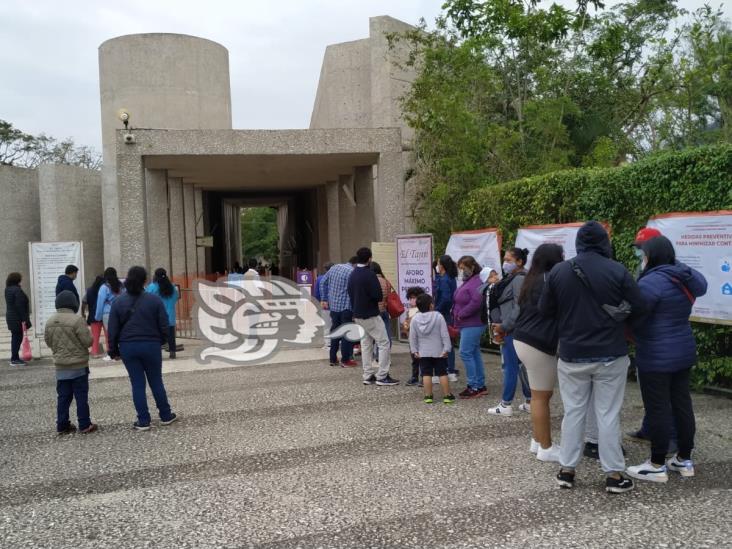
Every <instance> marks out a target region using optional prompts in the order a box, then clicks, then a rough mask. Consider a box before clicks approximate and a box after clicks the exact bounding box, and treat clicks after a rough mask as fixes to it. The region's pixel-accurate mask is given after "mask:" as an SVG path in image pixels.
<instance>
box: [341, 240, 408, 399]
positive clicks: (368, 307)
mask: <svg viewBox="0 0 732 549" xmlns="http://www.w3.org/2000/svg"><path fill="white" fill-rule="evenodd" d="M356 259H357V261H358V263H356V268H355V269H353V272H352V273H351V277H350V278H349V279H348V297H349V298H350V300H351V308H352V310H353V319H354V320H355V321H356V324H358V325H359V326H361V328H363V331H364V335H363V337H362V339H361V359H362V360H363V383H364V385H373V384H376V385H398V384H399V380H396V379H392V377H391V376H390V375H389V368H390V366H391V350H390V349H389V335H388V334H387V333H386V326H385V325H384V321H383V320H382V318H381V315H380V313H379V302H380V301H383V299H384V296H383V292H382V291H381V283H380V282H379V279H378V278H377V277H376V273H374V271H372V270H371V269H370V268H369V263H371V250H370V249H368V248H360V249H359V250H358V251H357V252H356ZM374 343H376V346H377V347H378V348H379V368H378V371H377V368H376V367H375V366H373V363H372V358H373V354H374Z"/></svg>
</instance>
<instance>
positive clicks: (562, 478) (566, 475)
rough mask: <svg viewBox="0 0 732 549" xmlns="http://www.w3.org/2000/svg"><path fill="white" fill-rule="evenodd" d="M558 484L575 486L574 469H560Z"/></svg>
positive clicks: (568, 486) (561, 486) (565, 486)
mask: <svg viewBox="0 0 732 549" xmlns="http://www.w3.org/2000/svg"><path fill="white" fill-rule="evenodd" d="M557 484H559V487H560V488H574V471H567V470H566V469H560V470H559V473H558V474H557Z"/></svg>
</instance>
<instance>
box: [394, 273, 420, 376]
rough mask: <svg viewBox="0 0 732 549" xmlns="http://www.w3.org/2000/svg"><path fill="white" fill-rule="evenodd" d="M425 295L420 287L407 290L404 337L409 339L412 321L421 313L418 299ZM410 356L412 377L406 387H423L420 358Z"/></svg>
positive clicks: (401, 328) (411, 354)
mask: <svg viewBox="0 0 732 549" xmlns="http://www.w3.org/2000/svg"><path fill="white" fill-rule="evenodd" d="M424 293H425V291H424V288H422V287H420V286H412V287H411V288H407V303H408V305H409V307H408V308H407V312H406V318H405V319H404V322H402V325H401V326H400V330H401V332H402V334H403V337H406V338H409V333H410V332H409V330H410V328H411V326H412V319H414V317H415V316H416V315H417V313H418V312H419V309H418V308H417V298H419V296H421V295H424ZM410 356H411V357H412V376H411V377H410V378H409V380H408V381H407V383H406V385H408V386H410V387H413V386H415V385H418V386H419V387H422V378H421V377H420V375H419V358H417V356H416V355H415V354H414V353H410Z"/></svg>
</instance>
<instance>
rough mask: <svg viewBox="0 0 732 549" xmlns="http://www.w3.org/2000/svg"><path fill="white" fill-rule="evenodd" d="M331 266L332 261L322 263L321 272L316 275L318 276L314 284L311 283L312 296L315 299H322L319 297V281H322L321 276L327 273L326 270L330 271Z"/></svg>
mask: <svg viewBox="0 0 732 549" xmlns="http://www.w3.org/2000/svg"><path fill="white" fill-rule="evenodd" d="M332 266H333V263H330V262H328V263H326V264H325V265H323V272H322V273H320V274H319V275H318V277H317V278H316V279H315V284H313V297H314V298H315V299H316V300H317V301H322V299H320V283H321V282H322V280H323V277H324V276H325V275H326V274H327V273H328V271H330V268H331V267H332Z"/></svg>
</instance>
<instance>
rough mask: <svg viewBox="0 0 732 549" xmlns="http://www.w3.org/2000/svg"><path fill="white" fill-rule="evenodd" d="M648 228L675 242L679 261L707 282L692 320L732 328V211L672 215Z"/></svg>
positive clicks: (692, 312) (652, 222) (651, 220)
mask: <svg viewBox="0 0 732 549" xmlns="http://www.w3.org/2000/svg"><path fill="white" fill-rule="evenodd" d="M648 226H649V227H654V228H656V229H658V230H659V231H661V234H663V235H664V236H665V237H667V238H668V239H669V240H671V242H673V245H674V249H675V250H676V259H677V260H678V261H681V262H683V263H686V264H687V265H688V266H689V267H693V268H694V269H696V270H697V271H699V272H701V273H702V274H703V275H704V277H705V278H706V279H707V284H708V287H707V293H706V295H704V296H702V297H700V298H698V299H697V300H696V303H695V304H694V307H693V309H692V311H691V315H692V320H695V321H697V322H708V323H712V324H729V325H732V211H718V212H685V213H668V214H663V215H658V216H656V217H652V218H651V219H650V220H649V221H648Z"/></svg>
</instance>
